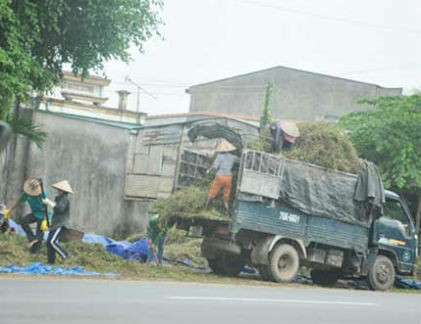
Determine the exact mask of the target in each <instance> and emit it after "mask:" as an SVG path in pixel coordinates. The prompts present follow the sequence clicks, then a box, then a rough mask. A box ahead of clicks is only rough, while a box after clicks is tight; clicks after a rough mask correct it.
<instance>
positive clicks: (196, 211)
mask: <svg viewBox="0 0 421 324" xmlns="http://www.w3.org/2000/svg"><path fill="white" fill-rule="evenodd" d="M209 186H210V184H209ZM208 190H209V188H207V189H204V188H202V187H195V186H190V187H185V188H182V189H180V190H177V191H176V192H175V193H174V194H172V195H171V196H170V197H168V198H162V199H158V200H157V201H156V202H155V204H154V209H155V210H156V211H157V212H158V213H159V215H160V219H161V220H162V221H165V220H167V221H168V222H169V223H170V225H171V224H172V222H171V220H170V219H171V218H201V219H209V220H229V218H228V216H226V215H225V214H224V213H223V212H221V210H222V206H221V201H220V200H221V199H215V200H214V201H213V202H212V208H210V209H208V210H205V209H204V205H205V200H206V197H207V194H208Z"/></svg>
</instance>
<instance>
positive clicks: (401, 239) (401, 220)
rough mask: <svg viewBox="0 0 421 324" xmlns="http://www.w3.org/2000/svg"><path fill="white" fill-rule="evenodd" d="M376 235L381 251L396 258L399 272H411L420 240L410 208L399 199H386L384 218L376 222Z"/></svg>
mask: <svg viewBox="0 0 421 324" xmlns="http://www.w3.org/2000/svg"><path fill="white" fill-rule="evenodd" d="M374 233H375V236H374V239H375V240H377V244H378V246H379V249H380V250H382V249H383V250H386V251H389V252H391V253H392V254H394V255H395V256H396V261H397V267H398V271H400V272H411V271H412V270H413V268H414V266H415V260H416V256H417V244H418V238H417V235H416V230H415V226H414V224H413V222H412V218H411V215H410V214H409V210H408V207H407V206H406V205H405V204H404V203H403V202H402V201H401V200H400V199H399V198H390V197H387V198H386V203H385V206H384V216H383V217H381V218H379V219H378V220H377V221H376V222H375V225H374Z"/></svg>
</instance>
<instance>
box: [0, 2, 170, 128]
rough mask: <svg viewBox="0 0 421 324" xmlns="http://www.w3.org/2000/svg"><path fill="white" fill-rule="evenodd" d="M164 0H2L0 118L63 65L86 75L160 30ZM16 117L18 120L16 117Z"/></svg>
mask: <svg viewBox="0 0 421 324" xmlns="http://www.w3.org/2000/svg"><path fill="white" fill-rule="evenodd" d="M161 7H162V0H114V1H102V0H44V1H36V0H0V44H1V47H0V120H10V119H11V118H12V117H11V116H10V115H11V109H12V106H13V103H14V102H22V101H24V100H27V99H28V97H29V94H30V93H31V92H32V91H34V92H35V93H37V94H38V95H42V94H43V93H44V92H45V91H47V90H49V89H51V88H52V86H53V85H55V84H56V83H57V82H58V81H59V80H60V79H61V73H62V69H63V66H64V65H65V64H69V65H70V66H71V68H72V70H73V72H74V73H79V74H81V75H84V76H86V75H87V74H88V71H89V70H92V69H93V70H98V69H101V68H102V67H103V63H104V62H105V61H107V60H110V59H118V60H122V61H124V62H128V61H129V60H130V54H129V48H130V46H131V45H132V44H133V45H135V46H136V47H137V48H138V49H139V50H140V51H143V44H144V43H145V42H146V41H147V40H148V39H149V38H151V37H152V36H153V35H156V34H158V35H159V32H158V26H159V25H160V24H161V20H160V18H159V16H158V11H159V9H160V8H161ZM16 122H18V121H16Z"/></svg>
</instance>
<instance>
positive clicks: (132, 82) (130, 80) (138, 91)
mask: <svg viewBox="0 0 421 324" xmlns="http://www.w3.org/2000/svg"><path fill="white" fill-rule="evenodd" d="M125 81H127V82H130V83H131V84H133V85H134V86H135V87H136V90H137V92H136V94H137V95H136V112H137V113H139V111H140V110H139V99H140V90H142V91H143V92H144V93H146V94H147V95H149V96H150V97H152V98H154V99H155V100H156V97H155V96H154V95H153V94H152V93H150V92H148V91H146V90H145V89H143V88H142V87H141V86H140V85H138V84H137V83H136V82H134V81H133V80H132V79H130V78H129V77H128V76H126V78H125Z"/></svg>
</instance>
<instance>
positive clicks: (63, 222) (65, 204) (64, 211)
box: [47, 180, 73, 264]
mask: <svg viewBox="0 0 421 324" xmlns="http://www.w3.org/2000/svg"><path fill="white" fill-rule="evenodd" d="M51 187H53V188H54V189H56V190H57V192H58V193H57V196H56V197H55V198H54V203H55V206H54V209H53V219H52V221H51V226H50V233H49V234H48V238H47V257H48V263H49V264H54V263H55V261H56V253H58V254H59V255H60V257H61V258H62V259H63V260H64V259H67V258H68V256H69V254H68V253H67V251H66V250H65V249H63V247H62V246H61V245H60V244H59V241H60V235H61V234H62V232H63V230H65V228H66V226H68V225H69V218H70V203H69V197H68V195H69V194H72V193H73V190H72V188H71V187H70V184H69V182H68V181H67V180H63V181H60V182H57V183H55V184H53V185H51Z"/></svg>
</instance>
